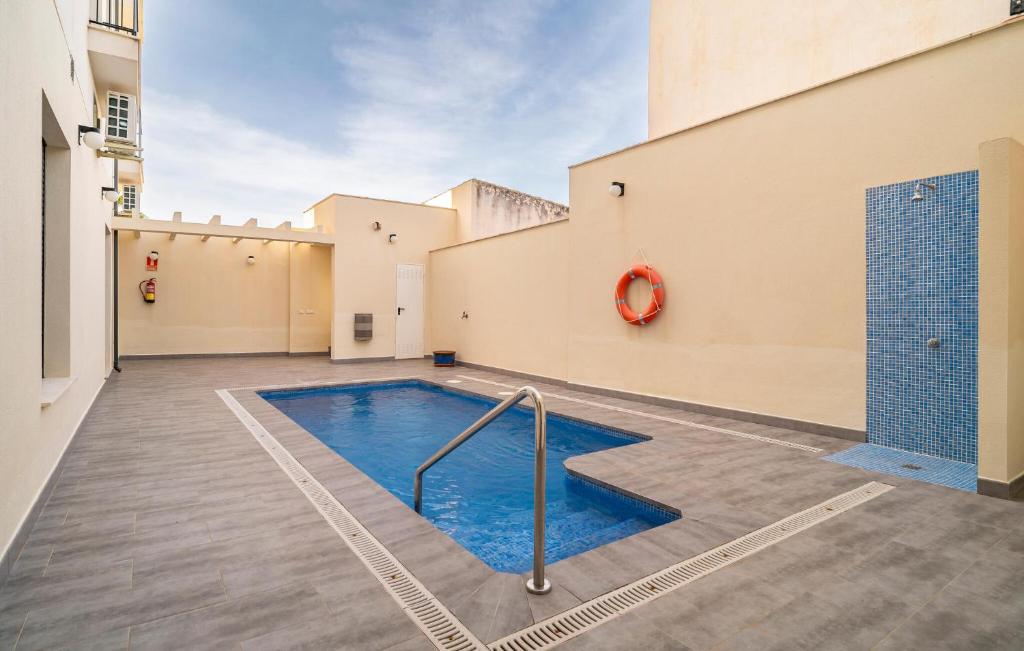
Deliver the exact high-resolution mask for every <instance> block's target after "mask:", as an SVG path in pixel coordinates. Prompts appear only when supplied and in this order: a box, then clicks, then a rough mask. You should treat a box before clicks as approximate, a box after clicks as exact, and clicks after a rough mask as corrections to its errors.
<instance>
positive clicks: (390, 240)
mask: <svg viewBox="0 0 1024 651" xmlns="http://www.w3.org/2000/svg"><path fill="white" fill-rule="evenodd" d="M397 241H398V233H392V234H391V235H388V244H394V243H395V242H397Z"/></svg>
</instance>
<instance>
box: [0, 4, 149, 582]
mask: <svg viewBox="0 0 1024 651" xmlns="http://www.w3.org/2000/svg"><path fill="white" fill-rule="evenodd" d="M141 49H142V1H141V0H139V1H138V2H135V1H134V0H121V1H117V2H113V1H112V2H106V0H104V1H103V2H99V3H97V2H95V1H90V2H86V1H85V0H54V1H50V0H46V1H36V0H12V1H10V2H3V3H0V74H2V77H0V88H2V89H3V91H2V92H0V115H2V116H3V119H4V123H5V124H6V125H8V127H7V128H5V129H4V130H3V134H2V135H0V150H2V151H3V152H4V155H3V157H2V161H0V196H2V202H0V203H2V206H3V219H0V322H2V326H0V331H2V333H3V337H0V360H2V366H3V371H4V373H3V377H4V379H3V380H2V382H0V389H2V390H0V446H2V453H0V549H3V550H5V552H6V553H5V554H4V556H3V558H2V563H0V565H3V564H7V563H9V562H10V561H11V554H10V552H11V550H13V549H16V548H17V542H18V541H17V539H16V538H17V535H18V533H19V531H23V530H22V529H21V525H22V523H23V522H25V521H26V520H27V519H29V518H30V517H31V515H32V509H33V508H34V507H36V506H39V505H40V497H41V496H43V495H45V491H46V487H47V486H48V482H49V480H50V479H51V478H53V477H54V476H55V473H56V472H57V470H58V464H59V462H60V459H61V456H62V453H63V451H64V450H65V449H66V447H67V446H68V444H69V442H70V441H71V440H72V436H73V434H74V432H75V430H76V428H77V427H78V425H79V424H80V423H81V422H82V420H83V419H84V418H85V417H86V414H87V412H88V410H89V407H90V405H91V404H92V402H93V399H94V398H95V397H96V395H97V393H98V392H99V391H100V390H101V389H102V387H103V383H104V380H105V378H106V377H107V375H108V374H109V373H110V372H111V368H112V360H113V339H114V325H115V324H114V321H113V290H112V288H113V284H112V277H113V273H114V263H113V256H114V234H113V230H112V228H111V219H112V218H113V215H114V214H115V212H116V211H118V210H119V209H120V208H121V207H122V205H123V204H122V203H121V202H120V196H124V195H122V192H121V190H122V188H123V186H126V185H127V186H129V187H133V189H132V190H131V191H130V192H131V196H132V197H133V199H132V200H134V201H135V202H136V203H135V205H136V206H137V205H138V200H139V197H140V196H141V192H142V178H143V177H142V161H141V158H140V156H139V155H138V149H139V125H140V118H139V116H140V113H139V110H140V109H139V107H140V100H139V98H140V94H141V92H140V90H141V89H140V86H139V60H140V55H141ZM90 132H93V133H92V134H91V135H90ZM105 193H106V196H105ZM115 193H116V195H117V196H115ZM125 194H128V193H125ZM112 199H113V201H112ZM5 568H6V565H3V566H2V567H0V572H2V571H3V570H4V569H5Z"/></svg>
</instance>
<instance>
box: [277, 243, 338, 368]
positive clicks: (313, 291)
mask: <svg viewBox="0 0 1024 651" xmlns="http://www.w3.org/2000/svg"><path fill="white" fill-rule="evenodd" d="M287 246H289V247H290V248H291V266H290V272H289V276H290V291H289V299H290V300H289V305H290V307H291V317H290V318H289V329H288V342H289V343H288V352H291V353H322V352H327V349H328V348H329V347H330V345H331V314H332V309H331V255H332V248H331V247H328V246H314V245H312V244H288V245H287Z"/></svg>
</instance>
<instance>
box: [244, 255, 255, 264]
mask: <svg viewBox="0 0 1024 651" xmlns="http://www.w3.org/2000/svg"><path fill="white" fill-rule="evenodd" d="M245 262H246V264H250V265H253V264H256V256H254V255H250V256H249V257H248V258H246V259H245Z"/></svg>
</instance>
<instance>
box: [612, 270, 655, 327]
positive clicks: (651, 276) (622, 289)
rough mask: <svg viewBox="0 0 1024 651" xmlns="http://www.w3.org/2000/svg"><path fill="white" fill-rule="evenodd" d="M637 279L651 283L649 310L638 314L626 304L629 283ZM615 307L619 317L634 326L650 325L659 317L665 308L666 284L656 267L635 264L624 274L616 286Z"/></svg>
mask: <svg viewBox="0 0 1024 651" xmlns="http://www.w3.org/2000/svg"><path fill="white" fill-rule="evenodd" d="M637 278H646V279H647V282H649V283H651V294H652V295H651V302H650V304H649V305H648V306H647V309H646V310H644V311H643V312H641V313H640V314H637V313H636V312H634V311H633V310H632V309H631V308H630V307H629V304H628V303H626V289H627V288H628V287H629V283H631V282H633V281H634V280H635V279H637ZM615 307H617V308H618V309H619V315H621V316H622V318H623V319H625V320H626V321H627V322H628V323H630V324H632V325H644V324H647V323H650V322H651V321H653V320H654V318H655V317H656V316H658V312H661V310H662V309H663V308H664V307H665V283H663V282H662V280H661V275H659V274H658V272H657V271H655V270H654V267H652V266H650V265H646V264H635V265H633V266H632V267H630V268H629V270H628V271H627V272H626V273H624V274H622V277H621V278H619V283H618V284H617V285H615Z"/></svg>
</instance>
